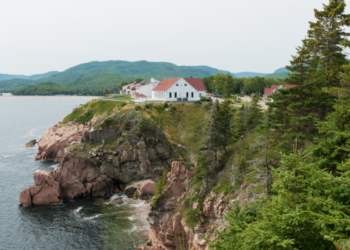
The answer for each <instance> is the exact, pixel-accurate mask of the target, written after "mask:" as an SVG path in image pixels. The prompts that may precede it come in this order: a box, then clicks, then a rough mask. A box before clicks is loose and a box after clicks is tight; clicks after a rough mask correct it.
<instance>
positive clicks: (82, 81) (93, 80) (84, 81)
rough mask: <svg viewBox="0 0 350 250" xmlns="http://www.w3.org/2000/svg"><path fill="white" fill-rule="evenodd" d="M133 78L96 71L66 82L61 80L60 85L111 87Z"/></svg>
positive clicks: (93, 87)
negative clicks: (96, 72) (90, 74)
mask: <svg viewBox="0 0 350 250" xmlns="http://www.w3.org/2000/svg"><path fill="white" fill-rule="evenodd" d="M134 79H135V78H133V77H128V76H120V75H115V74H111V73H98V74H96V75H92V76H84V77H79V78H77V79H74V80H71V81H68V82H61V83H60V85H63V86H67V87H72V88H86V89H111V88H116V87H117V86H119V85H120V83H122V82H131V81H133V80H134Z"/></svg>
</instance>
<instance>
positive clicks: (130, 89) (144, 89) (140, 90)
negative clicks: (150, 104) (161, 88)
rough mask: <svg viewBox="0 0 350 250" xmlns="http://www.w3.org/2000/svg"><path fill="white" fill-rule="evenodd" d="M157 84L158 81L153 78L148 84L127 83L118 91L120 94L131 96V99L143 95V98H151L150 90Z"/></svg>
mask: <svg viewBox="0 0 350 250" xmlns="http://www.w3.org/2000/svg"><path fill="white" fill-rule="evenodd" d="M159 83H160V81H158V80H156V79H155V78H151V80H150V82H148V83H145V82H144V81H142V82H140V83H136V82H134V83H129V84H127V85H124V86H123V88H122V89H121V90H120V94H121V95H125V94H131V96H132V97H135V96H136V95H138V94H143V95H145V96H149V97H151V96H152V89H153V88H155V87H156V86H157V85H158V84H159Z"/></svg>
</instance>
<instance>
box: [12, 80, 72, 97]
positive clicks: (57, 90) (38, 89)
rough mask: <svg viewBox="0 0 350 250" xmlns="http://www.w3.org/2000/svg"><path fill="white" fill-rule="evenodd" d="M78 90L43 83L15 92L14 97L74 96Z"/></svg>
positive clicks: (51, 83)
mask: <svg viewBox="0 0 350 250" xmlns="http://www.w3.org/2000/svg"><path fill="white" fill-rule="evenodd" d="M76 92H77V91H76V90H75V89H73V88H69V87H65V86H61V85H58V84H55V83H53V82H43V83H40V84H37V85H29V86H24V87H22V88H19V89H16V90H15V91H13V94H14V95H59V94H63V95H74V94H76Z"/></svg>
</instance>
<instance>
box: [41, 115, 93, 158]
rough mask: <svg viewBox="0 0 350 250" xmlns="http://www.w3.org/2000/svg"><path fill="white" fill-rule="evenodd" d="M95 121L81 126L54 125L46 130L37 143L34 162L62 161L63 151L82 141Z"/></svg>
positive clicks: (68, 124)
mask: <svg viewBox="0 0 350 250" xmlns="http://www.w3.org/2000/svg"><path fill="white" fill-rule="evenodd" d="M94 121H95V119H93V120H91V121H90V122H88V123H86V124H85V125H83V124H78V123H72V122H70V123H67V124H61V123H58V124H55V125H54V126H52V127H51V128H48V129H46V131H45V134H44V136H43V137H42V138H41V139H40V140H39V142H38V148H39V151H38V153H37V155H36V156H35V160H43V161H62V159H63V156H64V150H65V148H67V147H68V146H69V145H70V144H71V143H72V142H78V141H80V140H81V139H82V137H83V135H84V133H85V131H89V130H90V129H91V127H92V125H93V123H94Z"/></svg>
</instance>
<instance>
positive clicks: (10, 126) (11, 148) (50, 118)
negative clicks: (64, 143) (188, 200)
mask: <svg viewBox="0 0 350 250" xmlns="http://www.w3.org/2000/svg"><path fill="white" fill-rule="evenodd" d="M90 99H91V98H90ZM90 99H89V98H86V99H74V98H1V97H0V249H6V250H7V249H16V250H17V249H118V250H124V249H129V248H132V247H133V246H134V245H136V246H137V245H144V244H145V242H146V240H147V239H148V224H147V221H146V217H147V213H148V210H149V205H147V204H145V203H144V201H138V200H132V199H128V198H127V197H126V196H124V195H123V194H118V195H121V196H122V197H123V200H124V203H123V204H121V205H117V206H106V205H105V203H106V202H108V201H109V199H103V198H84V199H76V200H65V201H64V204H63V205H61V206H42V207H39V206H38V207H25V208H24V207H20V206H19V201H18V198H19V194H20V192H21V191H22V190H23V189H25V188H27V187H30V186H32V185H33V184H34V180H33V173H34V172H35V171H36V170H38V169H44V170H47V171H50V170H51V169H52V167H55V166H58V164H57V163H45V162H41V161H34V156H35V155H36V153H37V150H38V149H37V146H35V147H33V148H25V147H24V145H25V144H26V143H27V142H29V141H30V140H33V139H36V140H37V141H38V140H39V139H40V138H41V136H42V135H43V134H44V132H45V130H46V129H47V128H49V127H51V126H53V125H54V124H56V123H58V122H59V121H62V120H63V118H64V117H65V116H66V115H68V114H69V113H70V112H72V110H73V109H74V108H76V107H77V105H79V104H84V103H86V102H87V101H89V100H90ZM114 198H116V195H114V196H113V197H111V199H114Z"/></svg>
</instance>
